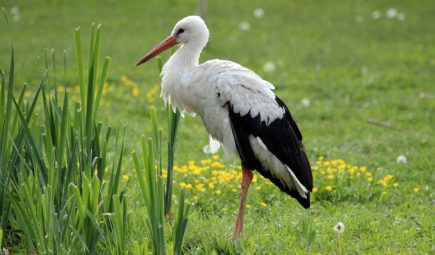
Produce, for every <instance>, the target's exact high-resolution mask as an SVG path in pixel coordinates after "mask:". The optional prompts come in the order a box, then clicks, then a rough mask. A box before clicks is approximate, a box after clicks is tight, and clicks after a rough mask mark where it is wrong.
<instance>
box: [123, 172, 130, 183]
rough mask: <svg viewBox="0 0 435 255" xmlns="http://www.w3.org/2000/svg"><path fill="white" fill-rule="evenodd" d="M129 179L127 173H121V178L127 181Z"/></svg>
mask: <svg viewBox="0 0 435 255" xmlns="http://www.w3.org/2000/svg"><path fill="white" fill-rule="evenodd" d="M129 179H130V177H128V175H126V174H123V175H122V180H123V181H125V182H128V180H129Z"/></svg>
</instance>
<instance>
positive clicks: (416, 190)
mask: <svg viewBox="0 0 435 255" xmlns="http://www.w3.org/2000/svg"><path fill="white" fill-rule="evenodd" d="M412 191H414V192H415V193H418V192H420V188H418V187H415V188H413V189H412Z"/></svg>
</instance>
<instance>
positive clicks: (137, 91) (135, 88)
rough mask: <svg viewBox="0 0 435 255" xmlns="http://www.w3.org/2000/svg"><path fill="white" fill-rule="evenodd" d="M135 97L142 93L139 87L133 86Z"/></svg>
mask: <svg viewBox="0 0 435 255" xmlns="http://www.w3.org/2000/svg"><path fill="white" fill-rule="evenodd" d="M131 93H132V94H133V96H134V97H138V96H139V95H140V90H139V88H138V87H133V90H132V92H131Z"/></svg>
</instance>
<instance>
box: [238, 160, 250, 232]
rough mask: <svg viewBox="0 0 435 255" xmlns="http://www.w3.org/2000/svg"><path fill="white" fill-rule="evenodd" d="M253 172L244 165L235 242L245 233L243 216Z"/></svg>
mask: <svg viewBox="0 0 435 255" xmlns="http://www.w3.org/2000/svg"><path fill="white" fill-rule="evenodd" d="M252 176H253V175H252V172H251V170H249V169H248V168H247V167H246V166H245V165H243V163H242V181H241V182H240V187H241V188H242V196H241V199H240V208H239V214H238V215H237V221H236V227H235V230H234V237H233V238H234V240H237V239H239V237H240V234H241V233H242V232H243V215H244V212H245V201H246V195H247V194H248V188H249V185H250V184H251V181H252Z"/></svg>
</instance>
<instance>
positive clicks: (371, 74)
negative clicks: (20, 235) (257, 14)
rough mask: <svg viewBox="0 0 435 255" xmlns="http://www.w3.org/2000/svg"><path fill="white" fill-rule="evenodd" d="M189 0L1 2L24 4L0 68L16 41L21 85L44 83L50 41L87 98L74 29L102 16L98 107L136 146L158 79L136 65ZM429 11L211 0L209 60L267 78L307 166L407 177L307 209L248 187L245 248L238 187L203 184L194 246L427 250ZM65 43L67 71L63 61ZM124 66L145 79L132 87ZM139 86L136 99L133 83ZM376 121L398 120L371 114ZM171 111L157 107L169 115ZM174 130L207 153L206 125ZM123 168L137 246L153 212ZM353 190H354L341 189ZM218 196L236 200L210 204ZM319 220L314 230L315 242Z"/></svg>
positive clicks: (375, 4)
mask: <svg viewBox="0 0 435 255" xmlns="http://www.w3.org/2000/svg"><path fill="white" fill-rule="evenodd" d="M195 3H196V1H193V0H191V1H183V2H181V1H176V0H172V1H147V2H144V1H90V2H88V1H81V2H79V1H69V2H61V1H45V2H42V1H19V2H16V1H10V0H6V1H3V2H2V5H4V6H5V7H6V8H7V9H8V10H9V9H10V8H11V7H12V6H18V7H19V10H20V13H21V19H20V21H19V22H11V24H12V28H13V30H12V33H10V32H8V29H7V27H6V26H5V25H4V23H2V24H3V25H2V26H0V34H1V39H0V66H2V67H6V66H8V62H9V52H10V40H12V41H13V42H14V49H15V60H16V65H15V69H16V77H15V80H16V84H23V83H25V82H26V83H28V86H29V89H30V90H32V91H33V92H36V90H37V86H38V83H39V79H40V77H41V74H42V72H43V70H44V65H45V64H44V49H45V48H49V49H51V48H54V49H55V51H56V53H57V59H56V66H57V71H56V77H53V73H49V79H50V84H51V85H53V84H54V83H55V82H56V83H57V84H58V85H65V86H66V87H67V88H69V89H70V90H71V91H72V99H73V100H74V96H76V97H77V98H76V99H75V100H77V101H79V100H80V98H79V97H78V94H74V93H73V91H74V87H75V86H76V85H78V84H79V81H78V80H77V78H76V77H77V70H76V69H75V57H74V40H73V36H74V28H75V27H77V26H81V28H82V36H83V38H82V40H83V41H85V42H87V41H88V39H89V38H88V37H87V36H88V35H89V34H90V31H89V28H90V24H91V23H92V22H94V21H95V22H98V23H102V24H103V27H102V30H103V32H102V35H101V40H102V41H103V45H102V48H101V55H102V56H106V55H109V56H111V58H112V63H111V67H110V69H111V70H110V72H109V74H108V81H109V85H108V89H107V92H106V93H105V92H104V91H103V96H102V98H101V107H100V114H99V115H98V117H97V118H99V119H101V120H102V121H106V122H110V123H113V124H116V123H119V122H125V123H126V125H127V131H126V136H125V148H126V149H125V151H126V155H130V154H131V151H132V150H134V149H137V148H138V147H139V142H138V141H137V140H138V139H136V138H137V137H139V136H140V135H141V134H144V133H147V132H149V131H150V130H151V122H150V120H149V115H148V108H149V106H150V105H151V104H150V103H149V102H148V101H147V96H146V94H147V92H149V91H150V90H152V88H153V86H154V85H156V84H158V83H159V76H158V72H157V71H156V70H157V64H156V63H157V61H152V62H150V63H147V64H146V65H143V66H141V67H140V68H136V67H134V64H135V63H136V61H137V60H138V59H139V58H140V57H141V56H143V54H144V53H145V52H146V51H148V50H149V49H151V48H152V47H153V46H154V45H155V44H156V43H157V42H159V41H160V40H161V39H163V38H164V37H165V36H166V35H167V34H168V33H169V32H170V31H171V29H172V27H173V25H174V24H175V22H176V21H177V20H178V19H180V18H182V17H184V16H186V15H190V14H193V13H194V11H195ZM257 7H262V8H263V9H264V10H265V16H264V17H263V18H262V19H255V18H254V17H253V15H252V12H253V10H254V9H255V8H257ZM392 7H394V8H396V9H397V10H398V11H399V12H403V13H405V15H406V18H405V20H403V21H399V20H397V19H388V18H386V11H387V10H388V9H389V8H392ZM374 10H379V11H381V13H382V17H381V18H380V19H379V20H374V19H373V18H372V17H371V13H372V12H373V11H374ZM434 11H435V4H434V3H433V1H429V0H428V1H418V2H412V1H350V0H349V1H298V2H291V3H289V2H288V1H285V0H279V1H210V6H209V15H208V17H207V22H208V25H209V28H210V31H211V42H210V44H209V46H208V47H207V49H206V50H205V52H204V54H203V55H202V60H207V59H212V58H221V59H230V60H233V61H236V62H238V63H240V64H243V65H245V66H247V67H249V68H251V69H253V70H254V71H256V72H258V73H259V74H260V75H262V76H263V77H264V78H266V79H267V80H269V81H270V82H272V83H273V84H274V85H275V86H276V93H277V94H278V95H279V96H280V97H281V98H282V99H283V100H284V101H285V102H286V103H287V105H288V106H289V109H290V110H291V111H292V113H293V115H294V117H295V118H296V120H297V122H298V125H299V127H300V128H301V130H302V132H303V135H304V144H305V147H306V149H307V152H308V155H309V157H310V159H311V161H312V162H313V164H314V162H315V161H316V159H317V157H318V156H324V157H325V158H326V159H337V158H339V159H343V160H345V161H346V162H347V163H349V164H353V165H358V166H367V168H368V169H370V170H371V171H372V172H374V173H377V174H378V175H379V176H384V175H386V174H391V175H393V176H394V180H395V181H397V182H398V183H400V186H399V187H397V189H395V190H394V192H390V196H389V197H388V199H385V200H379V199H376V200H367V199H358V196H350V197H351V198H349V199H345V200H335V201H330V200H323V199H320V197H319V198H315V199H314V202H313V206H312V208H311V209H310V210H304V209H302V208H301V207H300V206H299V205H297V203H296V202H294V201H293V200H291V199H290V198H287V197H286V196H285V195H284V194H282V193H280V192H279V191H278V190H277V189H275V188H272V187H270V188H267V189H266V188H265V189H262V190H261V191H256V190H255V188H252V189H251V190H250V194H249V196H248V203H249V204H251V207H250V208H248V209H247V215H246V219H245V224H246V229H245V233H244V236H243V239H242V240H241V243H240V245H236V244H234V243H233V242H232V241H231V239H230V237H231V234H232V228H233V225H234V223H235V217H236V208H237V204H238V193H235V194H232V191H231V188H230V187H227V188H223V189H222V192H223V193H231V196H229V197H230V198H226V197H225V196H223V195H221V196H218V195H216V194H214V193H213V192H209V193H207V194H208V195H207V197H205V196H204V197H200V198H201V200H199V201H198V202H196V206H193V207H192V208H191V215H190V216H189V223H188V226H187V230H186V240H185V242H184V244H185V246H186V249H187V250H186V251H187V253H189V254H204V253H212V251H214V252H215V253H238V252H239V251H241V252H242V253H245V254H251V253H254V252H256V253H258V254H263V253H266V254H269V253H272V254H278V253H296V254H304V253H307V249H308V253H319V254H325V253H333V252H336V253H346V254H347V253H363V254H364V253H371V254H373V253H379V254H385V253H387V254H397V253H403V254H416V253H417V254H423V253H433V252H434V241H433V239H434V234H433V233H434V228H435V225H434V221H433V219H434V213H433V205H432V204H431V202H432V201H433V199H434V198H433V196H434V193H433V188H432V183H435V178H434V175H433V172H434V160H433V152H434V149H433V148H434V147H435V141H434V139H435V138H434V137H435V132H434V131H433V129H434V127H435V118H434V110H435V100H434V98H435V89H434V84H433V83H434V81H435V72H434V71H433V70H435V44H434V42H435V26H433V25H431V24H434V23H435V15H434ZM357 16H361V17H363V22H362V23H357V22H356V21H355V19H356V17H357ZM242 21H248V22H249V23H250V25H251V29H250V30H249V31H246V32H242V31H240V29H239V23H240V22H242ZM84 49H87V47H84ZM64 50H66V55H67V60H66V65H67V67H68V68H67V72H66V73H63V69H62V68H61V67H62V66H63V59H62V57H61V56H62V54H63V51H64ZM86 54H87V53H86ZM167 56H168V54H164V55H163V58H164V59H166V58H167ZM269 61H272V62H273V63H275V65H276V70H275V71H274V72H265V71H264V70H263V65H264V64H265V63H266V62H269ZM49 63H50V64H52V60H51V59H50V60H49ZM122 76H127V77H128V79H129V80H131V81H132V82H133V83H137V84H138V85H136V87H135V86H129V85H126V82H124V81H122V80H121V77H122ZM15 87H20V86H18V85H16V86H15ZM135 88H136V89H138V91H139V96H138V97H135V96H133V94H132V91H133V90H134V89H135ZM158 93H159V92H157V94H156V95H155V102H156V106H157V110H158V112H159V114H160V115H163V114H164V112H165V108H164V107H163V104H162V103H161V100H160V99H159V98H158ZM304 98H308V99H309V100H310V102H311V104H310V106H309V107H303V105H302V103H301V101H302V99H304ZM369 119H374V120H376V121H378V122H381V123H383V124H386V125H387V126H392V127H393V128H386V127H383V126H379V125H374V124H371V123H369V121H368V120H369ZM164 121H165V119H164V118H161V123H165V122H164ZM162 126H165V125H162ZM384 126H385V125H384ZM178 131H179V133H178V134H177V138H178V140H177V145H176V146H177V148H176V152H175V159H176V163H177V164H179V165H181V164H187V162H188V161H189V160H195V161H196V162H198V161H199V160H201V159H204V158H206V157H208V156H206V155H204V154H203V152H202V147H203V146H204V145H205V144H206V143H207V135H206V133H205V130H204V128H203V127H202V123H201V122H200V119H199V118H192V117H190V116H187V117H186V118H185V119H182V120H181V121H180V124H179V129H178ZM399 155H405V156H406V157H407V159H408V162H407V163H406V164H398V163H397V162H396V158H397V157H398V156H399ZM126 158H128V157H126ZM221 158H222V159H221V160H222V162H223V164H224V165H225V166H226V168H229V167H230V166H231V165H236V164H237V160H232V159H225V158H223V157H221ZM123 165H124V169H123V171H124V173H127V174H129V175H131V177H130V182H129V183H130V184H129V193H130V200H131V201H132V202H131V205H129V209H130V210H131V211H130V218H129V220H130V229H129V230H128V231H129V232H128V234H127V235H128V239H129V240H136V241H139V242H140V243H142V242H143V240H144V239H145V238H146V237H147V236H148V233H147V231H146V230H145V229H146V226H145V223H144V222H145V221H144V219H143V218H144V217H145V215H146V212H145V209H144V204H142V202H141V201H142V198H141V197H140V193H139V187H138V183H137V180H135V176H134V175H133V173H134V171H133V163H132V161H131V160H129V159H128V160H124V164H123ZM206 176H208V175H206ZM319 178H320V177H319ZM175 180H176V182H177V183H179V182H180V181H183V176H182V175H177V176H175ZM234 183H236V181H234ZM318 183H322V182H321V181H320V180H317V181H316V180H315V185H316V184H318ZM254 186H255V185H254ZM254 186H253V187H254ZM350 187H352V185H350ZM319 188H320V186H319ZM414 188H419V192H418V193H416V192H414V191H413V189H414ZM358 191H360V189H356V188H350V189H349V190H347V191H344V192H358ZM207 192H208V191H207ZM195 194H196V193H194V192H192V193H191V194H190V193H186V197H187V198H189V197H190V199H191V200H192V199H193V197H194V196H195ZM360 195H361V196H362V197H364V194H360ZM264 196H266V198H267V199H269V200H270V201H271V202H270V203H269V204H268V205H267V207H266V208H262V207H261V206H259V203H260V202H261V201H264V199H265V197H264ZM269 200H268V201H269ZM218 206H221V207H227V208H228V210H226V211H225V212H221V211H218V210H212V209H210V208H217V207H218ZM339 221H341V222H343V223H344V224H345V227H346V229H345V231H344V233H342V234H341V235H339V236H338V235H337V234H336V233H335V232H334V231H333V230H332V228H333V226H334V225H335V224H336V223H337V222H339ZM303 226H305V228H304V227H303ZM311 230H314V231H315V234H316V236H315V238H314V241H313V242H312V243H311V244H310V245H307V242H306V240H307V236H309V234H310V231H311ZM149 246H150V245H149ZM307 246H308V247H307ZM108 249H109V248H108Z"/></svg>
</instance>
